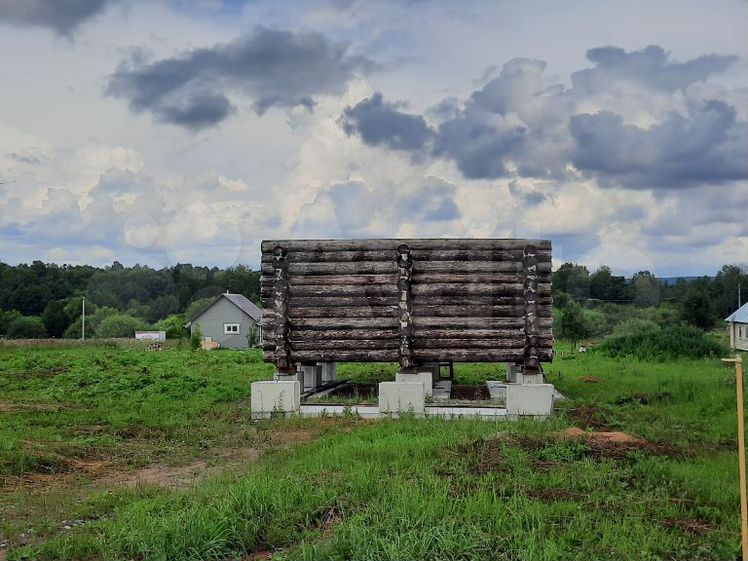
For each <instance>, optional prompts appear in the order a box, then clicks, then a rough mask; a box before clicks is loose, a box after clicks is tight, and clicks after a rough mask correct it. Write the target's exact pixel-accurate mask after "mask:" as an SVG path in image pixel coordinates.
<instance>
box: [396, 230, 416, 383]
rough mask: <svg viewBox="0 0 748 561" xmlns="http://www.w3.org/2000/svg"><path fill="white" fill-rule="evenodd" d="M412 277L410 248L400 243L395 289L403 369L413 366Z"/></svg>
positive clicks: (409, 368) (401, 366)
mask: <svg viewBox="0 0 748 561" xmlns="http://www.w3.org/2000/svg"><path fill="white" fill-rule="evenodd" d="M412 279H413V259H412V257H411V255H410V248H409V247H408V246H407V245H405V244H402V245H401V246H399V247H398V248H397V290H398V293H399V297H400V299H399V302H398V307H399V309H400V319H399V321H398V324H397V334H398V336H399V337H400V347H399V353H400V368H402V369H403V370H404V371H407V370H411V369H413V368H414V367H415V362H414V361H413V342H412V338H413V300H412V295H411V286H412Z"/></svg>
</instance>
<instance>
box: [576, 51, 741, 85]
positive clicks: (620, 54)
mask: <svg viewBox="0 0 748 561" xmlns="http://www.w3.org/2000/svg"><path fill="white" fill-rule="evenodd" d="M587 59H588V60H589V61H590V62H593V63H594V64H595V66H594V67H593V68H586V69H584V70H580V71H578V72H575V73H573V74H572V75H571V81H572V83H573V84H574V86H576V87H579V88H583V89H585V90H587V91H591V92H594V91H610V90H611V88H612V87H615V85H616V83H617V82H621V81H623V82H638V83H641V84H643V85H645V86H648V87H652V88H657V89H662V90H667V91H675V90H680V89H683V88H685V87H687V86H688V85H689V84H692V83H693V82H698V81H704V80H706V79H707V78H708V77H709V76H711V75H713V74H719V73H720V72H723V71H725V70H726V69H727V67H728V66H730V65H731V64H732V63H734V62H736V61H737V60H738V57H736V56H725V55H715V54H710V55H705V56H700V57H698V58H694V59H691V60H687V61H686V62H674V61H671V60H669V57H668V54H667V53H666V52H665V50H664V49H663V48H662V47H660V46H657V45H650V46H648V47H646V48H645V49H642V50H641V51H631V52H626V51H625V50H623V49H621V48H619V47H611V46H607V47H598V48H596V49H590V50H588V51H587Z"/></svg>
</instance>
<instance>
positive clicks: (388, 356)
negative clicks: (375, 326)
mask: <svg viewBox="0 0 748 561" xmlns="http://www.w3.org/2000/svg"><path fill="white" fill-rule="evenodd" d="M263 356H264V357H265V360H267V361H272V360H273V354H272V353H264V355H263ZM399 356H400V353H399V351H398V350H397V349H376V350H374V349H369V350H329V349H323V350H314V351H296V352H295V353H293V354H292V357H293V360H294V361H296V362H338V361H349V362H397V359H398V357H399Z"/></svg>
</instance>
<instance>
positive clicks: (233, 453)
mask: <svg viewBox="0 0 748 561" xmlns="http://www.w3.org/2000/svg"><path fill="white" fill-rule="evenodd" d="M259 457H260V452H259V450H256V449H254V448H240V449H236V450H224V451H222V452H219V453H217V454H216V455H214V456H213V458H211V461H209V460H207V459H199V460H195V461H194V462H191V463H189V464H187V465H183V466H167V465H164V464H154V465H151V466H147V467H144V468H142V469H139V470H137V471H135V472H132V473H118V474H111V475H107V476H105V477H101V478H99V479H97V482H98V483H106V484H115V485H122V486H124V487H135V486H137V485H157V486H159V487H168V488H176V487H185V486H189V485H191V484H192V483H194V482H195V481H197V480H200V479H203V478H205V477H209V476H211V475H216V474H218V473H221V472H222V471H225V470H226V469H227V468H230V467H233V466H237V465H239V464H242V463H244V462H247V461H256V460H257V459H258V458H259Z"/></svg>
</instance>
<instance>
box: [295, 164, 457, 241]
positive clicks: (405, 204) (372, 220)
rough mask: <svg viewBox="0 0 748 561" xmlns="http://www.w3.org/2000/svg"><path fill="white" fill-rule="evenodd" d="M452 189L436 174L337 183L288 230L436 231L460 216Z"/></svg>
mask: <svg viewBox="0 0 748 561" xmlns="http://www.w3.org/2000/svg"><path fill="white" fill-rule="evenodd" d="M456 192H457V186H456V185H453V184H451V183H449V182H446V181H444V180H441V179H438V178H436V177H425V178H420V179H414V178H410V179H407V180H404V181H402V182H398V183H393V182H387V181H384V182H382V183H381V184H377V185H376V186H367V185H366V184H364V183H363V182H361V181H349V182H346V183H336V184H333V185H331V186H330V187H329V188H327V189H325V190H324V191H320V192H319V193H318V194H317V196H316V197H315V199H314V200H313V201H312V202H311V203H310V204H308V205H305V206H304V208H302V210H301V213H300V214H299V217H298V218H297V220H296V223H295V224H294V225H293V228H292V229H293V231H294V234H295V235H300V234H301V233H309V232H316V234H315V235H316V236H319V235H328V236H332V237H340V236H343V237H354V238H356V237H363V236H369V235H379V236H390V237H392V236H395V235H398V232H403V231H408V229H410V228H419V229H420V231H421V232H422V233H423V232H425V233H426V235H434V234H433V232H437V231H443V229H444V228H445V227H450V225H452V227H453V225H454V224H455V223H459V221H460V220H461V218H462V213H461V211H460V209H459V208H458V206H457V204H455V201H454V199H455V195H456ZM331 216H332V217H334V220H331V219H330V218H331Z"/></svg>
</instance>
